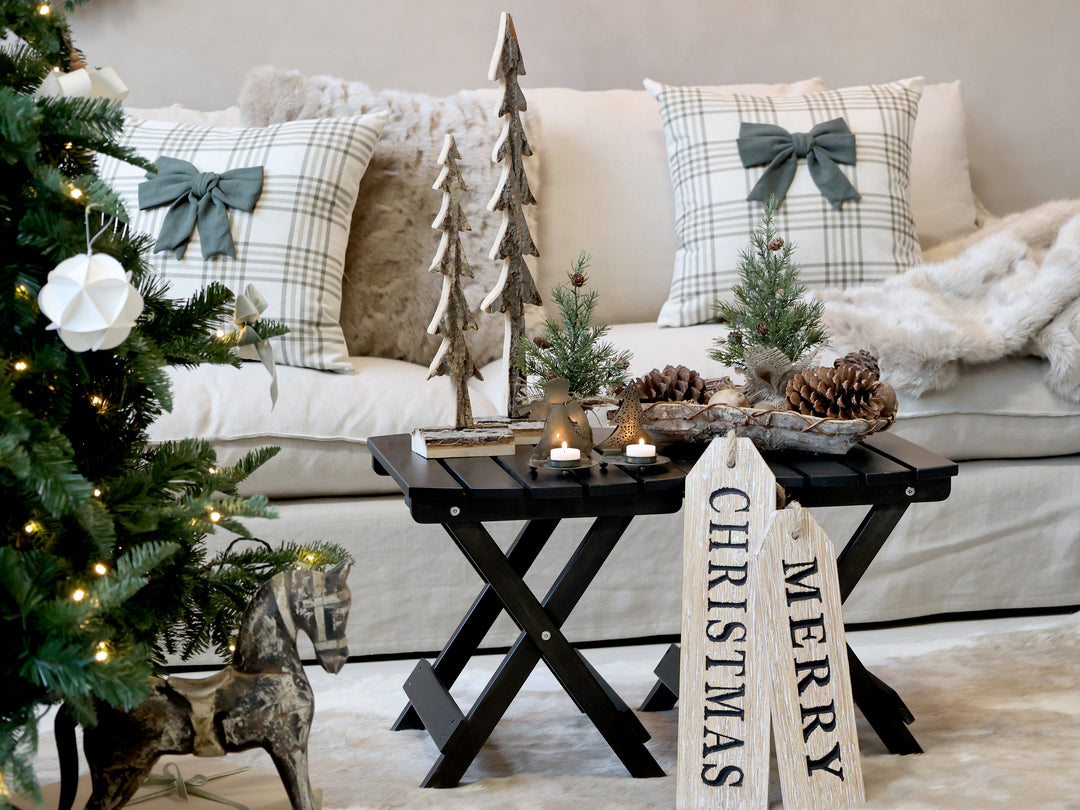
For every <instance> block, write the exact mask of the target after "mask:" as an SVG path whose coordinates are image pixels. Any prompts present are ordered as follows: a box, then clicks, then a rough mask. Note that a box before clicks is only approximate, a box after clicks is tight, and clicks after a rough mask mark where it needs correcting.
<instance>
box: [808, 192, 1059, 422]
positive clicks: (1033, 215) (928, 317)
mask: <svg viewBox="0 0 1080 810" xmlns="http://www.w3.org/2000/svg"><path fill="white" fill-rule="evenodd" d="M935 254H936V255H933V256H928V257H927V258H932V259H943V260H941V261H931V262H930V263H926V264H921V265H918V266H916V267H912V268H909V269H908V270H907V271H906V272H904V273H903V274H901V275H898V276H894V277H892V278H890V279H887V280H886V281H884V282H881V283H879V284H864V285H857V286H854V287H849V288H847V289H844V290H828V291H825V292H824V293H822V297H823V298H824V299H825V302H826V303H825V312H824V322H825V326H826V328H827V331H828V332H829V334H830V336H831V339H832V343H833V345H834V347H835V348H837V349H838V350H839V352H840V353H841V354H842V353H843V352H845V351H849V350H853V349H861V348H866V349H869V350H870V351H871V352H873V353H874V354H876V355H877V356H878V357H879V358H880V360H881V370H882V376H883V377H884V378H885V379H887V380H888V381H889V382H890V383H891V384H892V385H893V386H895V387H896V388H897V389H901V390H904V391H907V392H909V393H913V394H916V395H918V394H922V393H924V392H926V391H933V390H935V389H940V388H946V387H948V386H951V385H952V384H954V383H955V382H956V381H957V380H958V379H959V376H960V373H961V370H962V368H963V366H964V365H965V364H974V363H987V362H990V361H993V360H1000V359H1002V358H1004V357H1010V356H1016V355H1021V354H1033V355H1036V356H1039V357H1044V358H1046V359H1047V361H1048V370H1047V375H1046V377H1047V380H1046V381H1047V385H1048V386H1049V387H1050V388H1051V390H1053V391H1055V392H1056V393H1058V394H1059V395H1060V396H1063V397H1066V398H1068V399H1071V400H1073V401H1080V201H1058V202H1052V203H1047V204H1045V205H1042V206H1039V207H1038V208H1033V209H1031V210H1030V211H1026V212H1023V213H1020V214H1015V215H1013V216H1010V217H1006V218H1005V219H1003V220H1001V221H1000V222H998V223H996V224H995V225H993V226H991V227H988V228H984V229H983V230H982V231H980V232H978V233H976V234H975V235H973V236H972V237H969V238H967V239H964V240H960V241H959V242H957V243H954V244H952V245H945V246H942V247H940V248H938V249H937V250H936V251H935Z"/></svg>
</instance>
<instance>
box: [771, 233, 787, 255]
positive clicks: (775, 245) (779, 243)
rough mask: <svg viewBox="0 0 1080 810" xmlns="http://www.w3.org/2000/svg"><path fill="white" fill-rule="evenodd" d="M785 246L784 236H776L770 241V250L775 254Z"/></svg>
mask: <svg viewBox="0 0 1080 810" xmlns="http://www.w3.org/2000/svg"><path fill="white" fill-rule="evenodd" d="M783 246H784V237H782V236H774V237H773V238H772V239H770V240H769V250H771V251H774V252H775V251H777V250H780V248H782V247H783Z"/></svg>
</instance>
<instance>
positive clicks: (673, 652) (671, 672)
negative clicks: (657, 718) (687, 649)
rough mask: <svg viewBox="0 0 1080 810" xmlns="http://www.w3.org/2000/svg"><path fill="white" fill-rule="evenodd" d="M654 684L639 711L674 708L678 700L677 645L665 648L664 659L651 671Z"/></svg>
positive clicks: (658, 710) (659, 710) (661, 710)
mask: <svg viewBox="0 0 1080 810" xmlns="http://www.w3.org/2000/svg"><path fill="white" fill-rule="evenodd" d="M653 672H654V673H655V674H656V683H655V684H654V685H653V688H652V691H650V692H649V694H648V695H647V696H646V698H645V700H644V701H643V702H642V704H641V707H640V708H639V711H643V712H663V711H667V710H668V709H673V708H675V704H676V702H678V700H679V645H678V644H672V645H671V646H670V647H668V648H667V651H666V652H665V653H664V657H663V658H661V659H660V663H659V664H657V665H656V669H655V670H653Z"/></svg>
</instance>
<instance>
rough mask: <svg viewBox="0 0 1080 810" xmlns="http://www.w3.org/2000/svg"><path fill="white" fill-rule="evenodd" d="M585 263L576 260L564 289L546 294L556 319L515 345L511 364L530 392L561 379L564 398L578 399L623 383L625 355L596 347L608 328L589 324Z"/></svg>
mask: <svg viewBox="0 0 1080 810" xmlns="http://www.w3.org/2000/svg"><path fill="white" fill-rule="evenodd" d="M589 261H590V257H589V256H588V254H585V253H582V254H581V255H580V256H578V260H577V262H576V263H575V265H574V269H573V270H571V271H570V272H569V273H568V274H567V276H568V279H569V287H566V286H563V285H559V286H557V287H555V288H554V289H553V290H552V291H551V297H552V299H553V300H554V301H555V304H556V306H558V308H559V314H560V316H561V318H560V319H556V318H545V319H544V328H543V331H542V332H541V333H540V335H538V336H537V337H536V338H534V339H533V340H529V339H528V338H525V337H522V338H520V339H519V340H518V344H517V355H516V358H515V364H516V366H517V368H519V369H520V370H521V371H522V373H523V374H524V375H525V376H526V377H527V378H529V379H531V380H532V381H533V385H534V391H537V392H539V391H543V388H544V385H545V383H546V382H547V381H548V380H552V379H555V378H556V377H561V378H562V379H564V380H566V381H567V382H568V383H569V384H570V395H571V396H573V397H575V398H578V399H583V398H586V397H595V396H598V395H600V394H603V393H605V392H607V391H608V390H610V389H612V388H614V387H616V386H618V385H621V384H623V383H625V382H626V380H627V376H628V375H627V371H626V370H627V368H629V366H630V353H629V352H625V351H624V352H620V351H619V350H617V349H616V348H615V347H614V346H613V345H612V344H611V343H607V342H604V341H601V338H602V337H603V336H604V335H606V334H607V331H608V328H607V326H605V325H604V324H602V323H596V322H595V321H594V320H593V313H594V312H595V310H596V291H595V290H591V291H589V292H588V293H582V289H583V288H584V287H585V285H586V284H588V282H589V279H588V276H586V275H585V271H586V270H587V269H588V267H589Z"/></svg>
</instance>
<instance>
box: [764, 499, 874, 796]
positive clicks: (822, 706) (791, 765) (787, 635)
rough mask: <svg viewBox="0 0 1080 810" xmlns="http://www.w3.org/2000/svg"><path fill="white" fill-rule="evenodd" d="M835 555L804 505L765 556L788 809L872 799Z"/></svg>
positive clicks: (767, 545)
mask: <svg viewBox="0 0 1080 810" xmlns="http://www.w3.org/2000/svg"><path fill="white" fill-rule="evenodd" d="M835 554H836V552H835V549H834V548H833V544H832V543H831V542H830V540H829V538H828V535H826V534H825V532H824V530H823V529H822V528H821V526H820V525H819V524H818V522H817V521H816V520H814V518H813V516H812V515H811V514H810V513H809V512H808V511H807V510H805V509H802V508H801V507H799V506H798V504H795V505H793V506H792V507H789V508H788V509H784V510H782V511H780V512H776V513H775V515H774V516H773V519H772V524H771V527H770V528H769V531H768V532H767V534H766V537H765V541H764V543H763V545H762V547H761V549H760V551H759V552H758V553H757V555H756V557H757V559H756V564H757V571H758V574H759V578H758V581H757V583H756V584H757V586H758V587H757V588H755V589H754V591H753V594H752V598H753V599H754V600H756V601H755V604H754V610H755V612H756V614H757V616H758V617H759V619H760V621H759V623H758V625H757V626H759V627H761V628H762V630H763V636H764V639H763V641H764V642H765V647H766V649H767V653H766V656H767V659H768V662H769V667H768V668H769V675H768V682H769V683H771V685H772V693H771V701H770V709H771V714H772V727H773V734H774V736H775V744H776V761H777V765H778V766H779V769H780V787H781V790H782V792H783V796H784V807H785V808H787V810H824V808H833V807H842V806H844V805H847V804H853V803H859V804H861V803H862V802H864V801H866V799H865V795H864V792H863V779H862V766H861V763H860V759H859V741H858V738H857V737H856V733H855V710H854V706H853V705H852V699H851V677H850V673H849V670H848V657H847V643H846V641H845V637H844V620H843V615H842V614H841V609H840V587H839V580H838V577H837V573H836V557H835Z"/></svg>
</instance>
